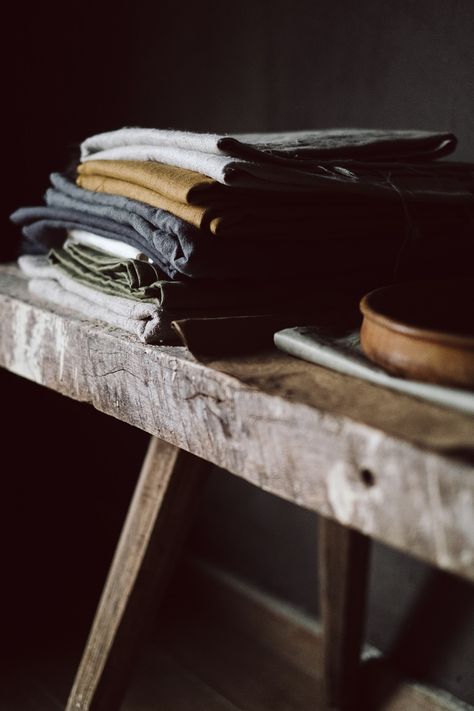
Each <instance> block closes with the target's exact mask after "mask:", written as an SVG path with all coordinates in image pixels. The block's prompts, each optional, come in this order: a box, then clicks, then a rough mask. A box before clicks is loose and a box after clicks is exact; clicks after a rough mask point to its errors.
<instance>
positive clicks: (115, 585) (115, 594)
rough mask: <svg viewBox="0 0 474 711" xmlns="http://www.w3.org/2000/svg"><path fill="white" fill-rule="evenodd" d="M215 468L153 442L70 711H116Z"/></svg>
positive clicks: (105, 588)
mask: <svg viewBox="0 0 474 711" xmlns="http://www.w3.org/2000/svg"><path fill="white" fill-rule="evenodd" d="M210 466H211V465H210V464H209V463H208V462H205V461H204V460H202V459H199V458H198V457H195V456H193V455H192V454H189V453H187V452H185V451H183V450H180V449H178V448H177V447H174V446H173V445H171V444H167V443H166V442H163V441H161V440H159V439H157V438H156V437H152V438H151V442H150V445H149V448H148V452H147V455H146V458H145V461H144V463H143V466H142V470H141V472H140V476H139V479H138V483H137V485H136V489H135V493H134V495H133V499H132V502H131V504H130V508H129V511H128V514H127V518H126V520H125V523H124V526H123V529H122V533H121V535H120V539H119V542H118V545H117V548H116V551H115V555H114V558H113V561H112V564H111V567H110V570H109V574H108V577H107V581H106V583H105V586H104V589H103V592H102V597H101V600H100V602H99V606H98V608H97V611H96V615H95V618H94V621H93V624H92V628H91V631H90V634H89V639H88V641H87V644H86V647H85V650H84V653H83V655H82V659H81V662H80V665H79V669H78V671H77V674H76V678H75V681H74V685H73V687H72V690H71V693H70V696H69V700H68V704H67V707H66V711H78V710H79V709H80V710H81V711H117V709H119V708H120V703H121V700H122V697H123V694H124V693H125V691H126V687H127V683H128V681H129V676H130V674H131V671H132V667H133V661H134V658H135V655H136V653H137V651H138V649H139V646H140V641H141V640H142V637H143V635H144V633H145V632H146V629H147V627H149V625H150V622H151V621H152V615H153V613H154V612H155V611H156V609H157V605H158V602H159V596H160V594H161V593H163V591H164V590H165V587H166V584H167V582H168V580H169V578H170V575H171V573H172V570H173V567H174V563H175V561H176V559H177V554H179V551H180V549H181V546H182V544H183V542H184V539H185V536H186V532H187V530H188V528H189V525H190V523H191V521H192V513H193V510H194V509H195V508H196V506H197V501H199V498H200V497H199V495H198V494H199V491H200V489H201V487H202V483H203V481H205V478H206V477H205V473H206V471H207V470H208V469H209V468H210Z"/></svg>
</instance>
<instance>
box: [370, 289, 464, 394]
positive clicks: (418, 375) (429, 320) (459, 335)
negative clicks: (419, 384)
mask: <svg viewBox="0 0 474 711" xmlns="http://www.w3.org/2000/svg"><path fill="white" fill-rule="evenodd" d="M360 309H361V311H362V314H363V316H364V319H363V322H362V329H361V346H362V350H363V351H364V353H365V354H366V355H367V357H368V358H370V360H372V361H374V362H375V363H377V364H378V365H380V366H382V368H384V369H385V370H388V371H389V372H390V373H393V374H395V375H399V376H403V377H406V378H413V379H416V380H424V381H428V382H431V383H440V384H443V385H453V386H456V387H463V388H474V281H471V280H469V281H468V280H461V279H460V280H457V281H432V282H413V283H410V284H396V285H394V286H388V287H383V288H382V289H376V290H375V291H372V292H370V294H367V295H366V296H364V298H363V299H362V301H361V302H360Z"/></svg>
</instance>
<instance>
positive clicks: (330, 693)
mask: <svg viewBox="0 0 474 711" xmlns="http://www.w3.org/2000/svg"><path fill="white" fill-rule="evenodd" d="M369 556H370V538H367V537H366V536H364V535H362V534H360V533H359V532H358V531H353V530H352V529H350V528H347V527H346V526H341V525H340V524H339V523H337V522H336V521H332V520H330V519H327V518H323V517H321V518H320V520H319V578H320V602H321V621H322V647H323V674H324V677H323V679H324V696H325V702H326V706H327V708H328V709H340V711H350V710H351V709H357V708H360V704H359V701H360V699H359V689H358V681H359V677H360V658H361V652H362V642H363V639H364V628H365V608H366V597H367V595H366V592H367V579H368V572H369Z"/></svg>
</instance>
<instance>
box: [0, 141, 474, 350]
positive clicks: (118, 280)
mask: <svg viewBox="0 0 474 711" xmlns="http://www.w3.org/2000/svg"><path fill="white" fill-rule="evenodd" d="M455 144H456V140H455V138H454V136H452V135H451V134H434V133H428V132H421V131H418V132H416V131H377V130H357V129H354V130H342V129H337V130H329V131H313V132H292V133H286V134H248V135H240V136H217V135H211V134H193V133H186V132H180V131H164V130H158V129H138V128H137V129H133V128H125V129H120V130H118V131H111V132H109V133H104V134H99V135H97V136H93V137H91V138H88V139H86V140H85V141H84V142H83V144H82V146H81V161H82V162H81V163H80V164H79V166H78V167H77V171H76V174H75V175H74V176H72V177H71V176H68V175H65V174H59V173H54V174H52V175H51V187H50V189H49V190H48V191H47V193H46V196H45V203H46V204H45V205H43V206H39V207H31V208H21V209H19V210H17V211H16V212H15V213H14V214H13V215H12V219H13V221H14V222H16V223H17V224H19V225H20V226H21V227H22V232H23V236H24V245H23V251H24V252H25V253H27V254H28V256H23V257H21V258H20V260H19V263H20V267H21V268H22V269H23V271H24V272H25V273H26V274H27V276H28V277H29V278H30V279H31V281H30V288H31V290H32V291H34V292H35V293H36V294H42V295H43V297H44V298H47V299H48V300H50V301H56V302H61V303H64V304H65V305H69V306H71V307H72V308H76V309H77V310H79V311H81V312H82V313H83V314H85V315H88V316H92V317H95V318H99V319H101V320H105V321H108V322H109V323H111V324H112V325H118V326H120V327H122V328H126V329H127V330H129V331H131V332H133V333H135V334H137V335H138V336H139V337H140V338H141V339H142V340H144V341H146V342H163V341H167V340H169V339H170V338H171V333H172V332H171V330H170V323H171V321H172V320H173V319H175V318H179V317H180V316H182V317H191V316H197V317H199V316H223V315H255V314H267V313H268V314H274V313H288V314H294V315H297V314H303V313H304V312H309V311H312V312H313V313H314V310H315V308H317V300H318V294H319V293H321V292H322V291H327V290H328V289H330V290H331V289H332V290H333V291H334V292H335V293H340V292H341V291H344V290H346V291H348V292H349V293H351V294H353V293H354V290H355V292H358V293H359V292H360V291H361V290H363V289H364V288H366V287H367V286H369V285H370V286H376V285H380V284H383V283H387V282H388V281H390V280H391V279H392V278H393V274H394V271H396V270H399V271H400V273H403V275H406V274H407V273H408V274H415V275H416V276H417V277H420V276H425V277H426V276H431V275H436V276H439V272H441V273H451V274H452V273H453V271H454V272H455V273H464V271H465V270H466V269H469V270H470V269H471V261H470V259H469V258H472V244H473V225H474V218H473V215H474V206H473V195H474V166H472V165H470V164H462V163H453V162H445V161H443V162H438V161H437V160H435V159H437V158H439V157H442V156H443V155H446V154H447V153H449V152H450V151H452V150H453V149H454V147H455ZM48 250H49V256H48V257H45V256H42V255H44V253H46V252H48ZM402 262H403V267H404V271H403V272H402V270H400V265H401V263H402ZM137 322H138V323H137Z"/></svg>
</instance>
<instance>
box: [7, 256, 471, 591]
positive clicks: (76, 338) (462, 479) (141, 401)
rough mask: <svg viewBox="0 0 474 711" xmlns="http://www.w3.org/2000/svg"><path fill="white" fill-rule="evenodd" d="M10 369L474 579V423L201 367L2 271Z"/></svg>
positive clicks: (236, 364)
mask: <svg viewBox="0 0 474 711" xmlns="http://www.w3.org/2000/svg"><path fill="white" fill-rule="evenodd" d="M0 317H1V319H0V364H1V365H3V366H4V367H6V368H7V369H9V370H10V371H12V372H14V373H17V374H18V375H22V376H24V377H26V378H29V379H31V380H33V381H35V382H37V383H41V384H43V385H45V386H47V387H50V388H52V389H54V390H56V391H58V392H60V393H62V394H64V395H67V396H69V397H72V398H74V399H76V400H80V401H84V402H88V403H90V404H92V405H93V406H94V407H96V408H97V409H99V410H101V411H103V412H105V413H107V414H110V415H113V416H114V417H117V418H119V419H121V420H123V421H125V422H128V423H130V424H132V425H134V426H136V427H139V428H141V429H143V430H145V431H147V432H149V433H150V434H153V435H156V436H158V437H160V438H162V439H163V440H165V441H167V442H170V443H172V444H175V445H177V446H179V447H182V448H184V449H186V450H188V451H190V452H192V453H194V454H196V455H198V456H200V457H203V458H204V459H207V460H209V461H211V462H213V463H215V464H218V465H219V466H222V467H223V468H225V469H227V470H229V471H230V472H233V473H234V474H237V475H239V476H241V477H243V478H244V479H246V480H247V481H249V482H251V483H253V484H255V485H257V486H259V487H260V488H262V489H264V490H266V491H269V492H272V493H274V494H277V495H278V496H281V497H283V498H286V499H288V500H290V501H293V502H295V503H297V504H299V505H301V506H305V507H306V508H308V509H311V510H314V511H317V512H319V513H321V514H323V515H324V516H326V517H328V518H334V519H336V520H337V521H339V522H340V523H342V524H345V525H349V526H351V527H353V528H355V529H357V530H359V531H361V532H363V533H364V534H366V535H368V536H371V537H374V538H377V539H379V540H381V541H383V542H385V543H388V544H390V545H393V546H395V547H397V548H399V549H401V550H404V551H407V552H409V553H411V554H413V555H415V556H418V557H420V558H422V559H424V560H426V561H428V562H431V563H433V564H435V565H437V566H439V567H442V568H445V569H447V570H451V571H453V572H456V573H459V574H461V575H464V576H466V577H468V578H471V579H474V523H473V520H472V510H473V508H474V468H473V466H472V456H473V451H474V434H473V432H474V428H473V420H472V418H469V417H468V416H464V415H461V414H460V413H455V412H452V411H449V410H445V409H442V408H439V407H435V406H433V405H428V404H425V403H422V402H419V401H417V400H415V399H413V398H410V397H408V396H404V395H400V394H397V393H391V392H389V391H386V390H383V389H381V388H377V387H375V386H372V385H370V384H368V383H363V382H361V381H358V380H356V379H353V378H348V377H345V376H342V375H339V374H337V373H333V372H331V371H329V370H326V369H324V368H319V367H317V366H314V365H311V364H308V363H304V362H303V361H299V360H296V359H293V358H290V357H289V356H284V355H283V354H278V353H276V352H275V353H272V354H268V355H264V356H261V357H255V358H247V359H234V360H230V359H228V360H226V361H212V362H209V363H207V365H205V364H203V363H198V362H196V361H195V360H194V359H193V358H192V356H191V355H190V354H189V353H188V352H187V351H186V350H185V349H182V348H172V347H161V348H160V347H156V346H146V345H143V344H141V343H139V342H138V341H136V340H134V339H133V337H131V336H127V335H126V334H124V333H122V332H121V331H119V330H116V329H111V328H108V327H105V326H103V325H101V324H99V323H96V322H88V321H85V320H84V319H81V318H80V317H78V316H77V314H73V313H71V312H67V311H63V310H59V309H56V310H52V309H51V308H50V307H48V306H46V305H44V304H43V305H42V304H40V303H39V302H37V303H34V302H33V301H32V299H31V297H29V295H28V292H27V289H26V285H25V282H24V280H23V279H21V278H19V277H18V273H17V271H16V269H15V268H13V267H3V268H2V269H1V271H0Z"/></svg>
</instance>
